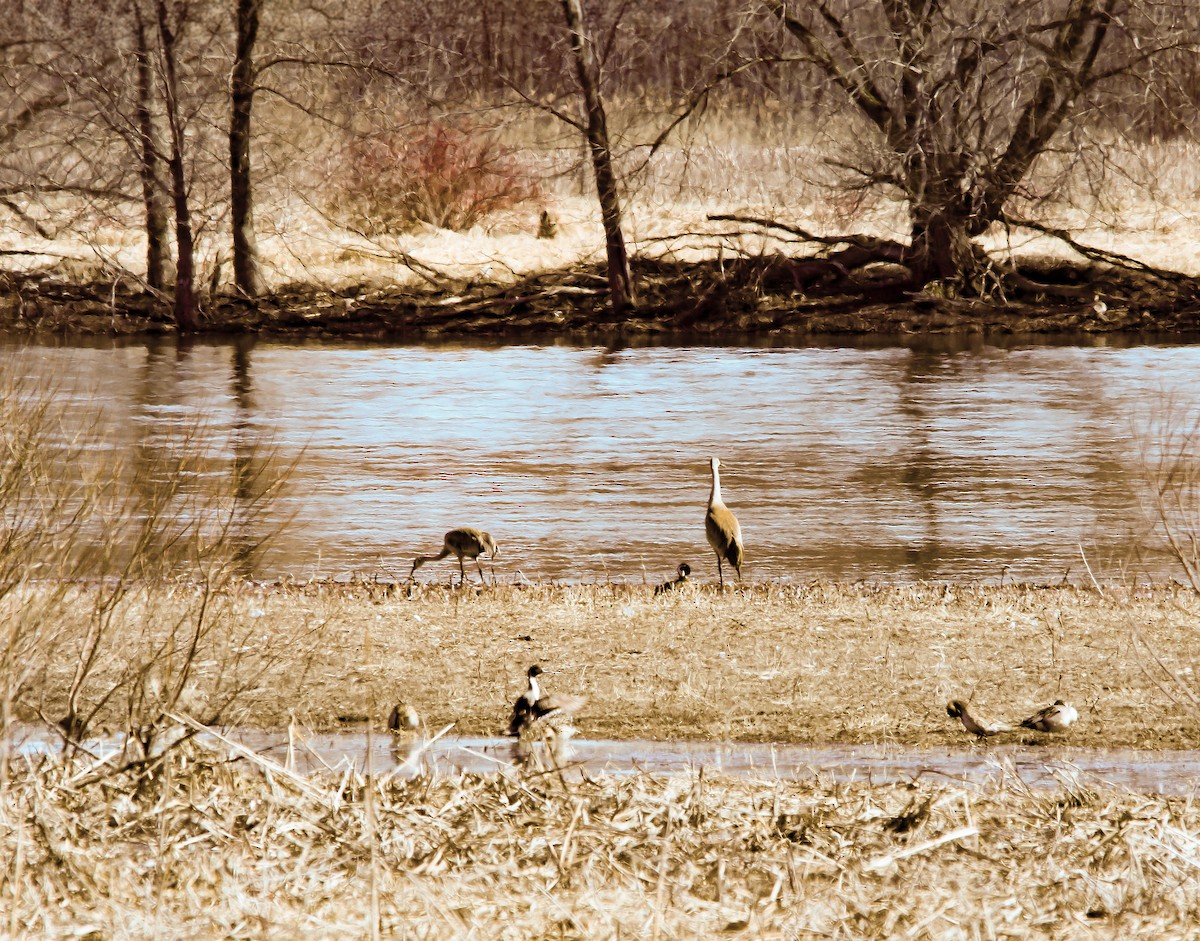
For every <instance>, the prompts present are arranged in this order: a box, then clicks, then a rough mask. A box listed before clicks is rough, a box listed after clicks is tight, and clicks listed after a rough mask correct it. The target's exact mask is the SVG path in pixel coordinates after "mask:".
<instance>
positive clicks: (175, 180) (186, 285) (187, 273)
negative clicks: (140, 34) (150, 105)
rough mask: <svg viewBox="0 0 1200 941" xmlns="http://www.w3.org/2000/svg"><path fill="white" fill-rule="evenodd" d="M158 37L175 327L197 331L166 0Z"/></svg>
mask: <svg viewBox="0 0 1200 941" xmlns="http://www.w3.org/2000/svg"><path fill="white" fill-rule="evenodd" d="M156 12H157V14H158V37H159V42H160V45H161V47H162V48H161V53H162V60H163V80H164V83H165V86H166V96H165V100H166V106H167V125H168V127H169V128H170V130H171V154H170V157H169V158H168V160H167V163H168V166H169V167H170V171H171V197H172V202H173V204H174V208H175V248H176V251H177V253H178V262H177V264H176V266H175V325H176V326H177V327H178V328H179V329H180V330H181V331H188V332H190V331H193V330H195V329H196V328H197V327H199V326H200V321H199V317H198V316H197V311H196V292H195V286H194V284H193V280H194V269H195V247H194V244H193V239H192V220H191V211H190V208H189V206H188V193H187V176H186V174H185V172H184V166H183V148H184V141H183V116H182V115H181V114H180V111H179V96H178V88H179V82H178V77H177V75H176V70H175V65H176V61H175V53H176V49H175V34H174V33H173V32H172V30H171V24H170V22H169V21H168V16H167V4H166V0H158V2H157V4H156Z"/></svg>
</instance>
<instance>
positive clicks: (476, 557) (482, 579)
mask: <svg viewBox="0 0 1200 941" xmlns="http://www.w3.org/2000/svg"><path fill="white" fill-rule="evenodd" d="M475 568H477V569H479V580H480V581H481V582H483V584H485V585H486V584H487V579H486V578H484V575H483V566H482V565H480V564H479V556H475Z"/></svg>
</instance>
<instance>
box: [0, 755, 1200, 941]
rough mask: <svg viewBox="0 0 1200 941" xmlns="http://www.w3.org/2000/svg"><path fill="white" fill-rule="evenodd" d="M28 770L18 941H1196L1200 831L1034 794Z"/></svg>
mask: <svg viewBox="0 0 1200 941" xmlns="http://www.w3.org/2000/svg"><path fill="white" fill-rule="evenodd" d="M187 750H188V751H190V754H181V753H179V752H176V753H174V755H173V757H172V758H171V760H170V761H169V762H167V763H166V764H164V765H159V766H151V767H150V768H147V769H140V770H139V771H137V772H131V771H127V772H123V773H114V772H112V771H111V769H104V768H98V769H97V768H93V767H90V766H89V765H88V764H87V763H82V764H81V763H75V764H69V765H61V764H58V763H57V762H47V763H44V764H42V765H41V766H40V767H38V768H37V769H32V768H30V767H27V766H24V765H21V766H18V767H16V768H15V769H14V772H15V773H14V776H13V778H12V779H11V780H10V781H9V782H8V784H7V786H6V787H5V788H3V789H2V790H0V860H2V861H3V871H4V872H5V873H6V878H5V879H4V880H3V881H0V912H4V913H5V914H4V916H3V918H2V919H0V920H2V921H3V923H2V924H0V933H6V934H7V937H11V938H16V937H21V938H63V937H76V938H95V939H98V938H105V939H114V941H123V939H133V938H155V939H160V941H169V939H176V938H179V939H182V938H187V939H210V938H212V939H217V938H243V937H269V938H348V937H354V938H367V937H384V938H422V939H442V938H445V939H450V938H455V939H461V938H490V939H521V941H530V939H585V938H586V939H608V938H646V939H651V938H653V939H658V938H713V937H727V938H787V939H796V938H809V937H822V938H826V937H827V938H861V939H872V938H880V939H882V938H900V937H911V938H939V939H959V938H962V939H975V938H1010V939H1026V938H1055V939H1067V938H1130V937H1155V938H1183V937H1194V932H1195V925H1196V921H1197V918H1198V917H1200V873H1198V870H1197V857H1198V855H1200V845H1198V843H1197V837H1196V833H1197V832H1198V831H1200V810H1198V809H1197V807H1196V805H1195V803H1194V802H1192V801H1191V800H1183V799H1170V798H1161V797H1160V798H1152V797H1144V796H1137V795H1131V794H1113V793H1099V792H1093V791H1089V790H1086V789H1082V788H1079V787H1077V786H1072V785H1070V784H1067V785H1066V786H1064V787H1063V788H1062V789H1060V790H1058V791H1056V792H1029V791H1027V790H1025V789H1023V788H1022V787H1021V786H1020V784H1019V782H1017V781H1008V782H1005V781H993V782H990V783H988V784H985V785H983V786H981V787H968V786H964V785H961V784H958V783H953V782H951V783H939V784H931V783H920V784H912V785H888V786H873V785H870V784H867V783H865V782H858V783H855V784H832V783H829V782H821V781H810V782H805V783H795V782H785V781H733V780H727V779H721V778H713V777H708V776H703V777H698V776H694V775H675V776H668V777H656V776H651V775H647V774H640V775H635V776H631V777H604V778H601V779H599V780H578V779H574V778H571V777H570V776H563V777H561V778H560V777H559V776H557V775H553V774H551V775H544V776H537V775H525V776H509V777H505V776H500V775H493V776H485V777H478V776H464V777H461V778H454V779H451V778H439V779H432V780H431V779H419V780H415V781H405V780H400V779H395V778H383V779H379V778H373V779H368V780H366V781H364V779H363V778H361V777H358V776H356V775H353V774H347V775H346V776H344V777H337V776H329V777H316V778H308V779H297V778H294V777H292V776H291V775H289V774H287V773H286V772H284V771H282V770H279V769H274V770H269V769H266V768H263V767H260V766H259V765H258V764H256V763H252V762H249V761H245V760H242V761H238V762H236V763H235V762H230V761H227V760H225V759H224V758H222V757H221V756H219V755H215V754H206V753H204V752H200V751H198V750H197V749H195V747H194V746H193V747H189V748H188V749H187Z"/></svg>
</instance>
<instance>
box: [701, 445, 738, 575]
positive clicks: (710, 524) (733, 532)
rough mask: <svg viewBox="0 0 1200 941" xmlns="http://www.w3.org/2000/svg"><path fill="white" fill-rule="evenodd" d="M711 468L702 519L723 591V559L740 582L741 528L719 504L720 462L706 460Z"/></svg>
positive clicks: (716, 459)
mask: <svg viewBox="0 0 1200 941" xmlns="http://www.w3.org/2000/svg"><path fill="white" fill-rule="evenodd" d="M708 463H709V466H710V467H711V468H712V492H710V493H709V495H708V513H707V515H706V516H705V517H704V531H705V533H707V534H708V544H709V545H710V546H712V547H713V552H715V553H716V554H717V577H718V578H719V579H720V581H721V590H722V591H724V590H725V573H724V572H723V571H722V569H721V560H722V559H724V560H725V561H726V562H728V563H729V564H730V565H732V566H733V567H734V568H735V569H736V570H737V576H738V581H739V582H740V581H741V580H742V558H743V556H744V550H743V548H742V527H741V526H739V525H738V521H737V517H736V516H734V515H733V512H732V511H731V510H730V509H729V507H727V506H726V505H725V504H724V503H722V502H721V472H720V469H719V468H720V467H721V461H720V460H719V459H718V458H715V457H712V458H709V459H708Z"/></svg>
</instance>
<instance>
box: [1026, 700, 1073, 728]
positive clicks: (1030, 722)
mask: <svg viewBox="0 0 1200 941" xmlns="http://www.w3.org/2000/svg"><path fill="white" fill-rule="evenodd" d="M1078 718H1079V710H1077V709H1076V708H1075V707H1074V706H1072V705H1071V704H1070V703H1066V702H1063V701H1062V700H1061V699H1056V700H1054V702H1052V703H1051V704H1050V705H1049V706H1047V707H1046V708H1045V709H1039V710H1038V711H1037V712H1035V713H1034V714H1033V715H1031V716H1030V717H1029V718H1028V719H1022V720H1021V728H1023V729H1033V730H1034V731H1035V732H1065V731H1066V730H1067V729H1068V728H1070V726H1071V724H1072V723H1073V722H1074V721H1075V720H1076V719H1078Z"/></svg>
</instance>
